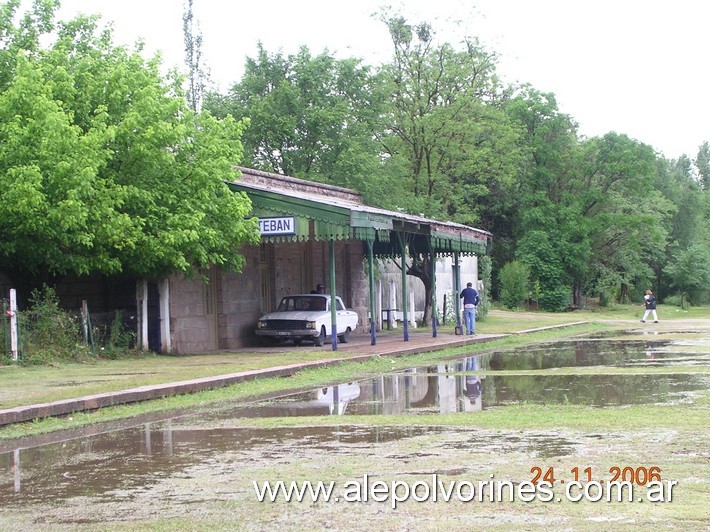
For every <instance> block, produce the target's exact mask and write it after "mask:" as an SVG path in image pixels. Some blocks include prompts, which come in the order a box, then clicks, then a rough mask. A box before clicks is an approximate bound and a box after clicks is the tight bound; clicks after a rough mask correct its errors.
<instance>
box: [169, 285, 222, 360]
mask: <svg viewBox="0 0 710 532" xmlns="http://www.w3.org/2000/svg"><path fill="white" fill-rule="evenodd" d="M203 290H204V287H203V283H202V279H200V278H197V277H196V278H192V279H188V278H186V277H185V276H183V275H174V276H171V277H170V332H171V335H172V348H173V351H174V352H176V353H183V354H184V353H202V352H204V351H207V350H209V349H211V348H212V347H211V346H210V345H209V344H208V333H207V327H208V320H207V317H206V316H205V309H204V297H203Z"/></svg>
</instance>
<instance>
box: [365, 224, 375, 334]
mask: <svg viewBox="0 0 710 532" xmlns="http://www.w3.org/2000/svg"><path fill="white" fill-rule="evenodd" d="M374 245H375V241H374V240H371V239H369V238H368V239H367V266H368V269H369V270H370V271H369V274H368V276H367V277H368V282H369V285H370V345H376V344H377V336H376V334H375V329H376V325H375V324H376V319H375V315H376V314H375V311H376V309H375V306H376V305H375V272H374V268H375V261H374V253H373V249H372V248H373V246H374Z"/></svg>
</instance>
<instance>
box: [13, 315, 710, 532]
mask: <svg viewBox="0 0 710 532" xmlns="http://www.w3.org/2000/svg"><path fill="white" fill-rule="evenodd" d="M708 368H710V330H704V329H702V328H700V329H692V330H681V331H673V332H669V333H668V334H656V335H653V336H648V335H645V336H640V335H639V334H638V331H637V332H636V333H634V332H633V331H628V332H625V331H622V332H615V333H612V334H603V335H596V336H590V337H585V338H576V339H574V340H570V341H564V342H557V343H551V344H541V345H535V346H533V347H531V348H528V349H526V350H525V351H524V352H521V351H520V350H516V351H497V352H491V353H486V354H483V355H479V356H469V357H461V358H458V359H453V360H449V361H443V362H439V363H436V364H432V365H427V366H423V367H415V368H410V369H407V370H404V371H398V372H391V373H386V374H383V375H378V376H376V377H373V378H369V379H365V380H360V381H353V382H347V383H341V384H339V385H334V386H326V387H322V388H318V389H315V390H306V391H303V392H301V393H297V394H291V395H287V396H283V397H279V398H276V399H269V400H266V401H257V402H252V403H249V404H229V403H225V404H222V405H221V406H220V407H219V408H215V409H214V410H213V411H211V412H210V413H209V414H201V415H200V416H180V417H176V418H168V419H163V420H158V421H155V422H151V423H143V424H138V425H136V426H133V427H130V428H125V429H122V430H117V431H110V432H106V433H102V434H94V435H88V434H87V435H85V436H84V435H81V434H79V435H76V436H75V437H73V438H71V439H68V440H66V441H59V442H55V443H51V444H46V445H41V444H39V443H36V444H34V443H33V441H32V440H27V439H26V440H23V441H22V442H21V444H18V446H17V447H15V448H13V447H12V445H11V442H6V443H5V444H4V446H3V448H4V452H2V453H0V499H1V500H2V501H3V505H2V506H3V511H2V513H0V516H2V517H3V518H2V519H0V527H2V525H3V524H4V523H5V524H6V523H14V521H13V518H12V515H13V514H15V512H16V513H17V515H18V516H20V515H24V516H25V518H27V519H29V521H27V522H26V524H32V523H33V522H34V523H38V522H42V519H44V518H46V517H47V516H51V517H50V518H49V522H53V523H65V524H70V525H71V524H80V523H84V524H85V523H94V524H101V523H102V522H104V521H106V520H108V521H118V522H131V521H132V520H133V519H155V518H158V516H160V517H159V518H160V519H163V518H164V516H165V515H166V512H167V516H168V517H170V516H171V515H172V516H175V517H180V516H183V517H184V515H185V514H184V512H183V511H182V510H179V509H176V508H175V507H174V505H175V504H178V505H180V504H186V505H187V506H189V507H190V508H191V509H192V510H194V509H195V507H199V506H200V504H202V503H204V504H207V501H210V502H209V504H214V501H223V502H225V501H226V502H229V501H231V500H236V499H239V498H240V497H242V498H243V497H244V496H245V493H246V492H247V491H248V490H249V486H244V485H239V482H242V481H243V479H241V477H240V478H239V479H236V478H232V480H231V483H228V484H227V485H226V486H225V487H224V490H225V491H224V492H223V493H220V488H219V479H218V477H219V474H220V472H221V473H222V474H224V475H226V477H225V478H227V477H229V476H230V475H232V474H233V473H232V469H235V468H239V469H242V468H247V469H251V470H253V471H256V472H259V471H261V473H262V474H270V475H271V476H272V477H273V475H274V468H276V471H278V464H282V465H284V467H287V466H288V467H291V468H292V467H295V464H296V463H297V462H298V457H301V458H302V459H303V460H304V462H308V463H310V462H314V463H316V464H317V463H318V458H317V457H319V456H320V457H321V458H320V459H321V460H326V462H330V461H338V463H339V464H340V462H339V461H343V462H345V463H347V461H348V460H349V457H353V456H360V458H362V457H366V456H368V455H371V454H373V453H374V455H377V454H378V452H380V451H381V452H382V453H385V454H387V453H389V455H388V460H389V461H390V463H394V464H396V463H401V464H402V467H403V470H406V471H407V472H408V474H423V473H427V474H428V473H431V472H432V471H433V472H439V473H441V474H443V475H446V474H450V475H460V474H463V473H468V474H471V473H473V472H475V468H471V467H469V466H468V465H466V464H459V465H458V466H457V465H456V463H457V462H456V457H459V459H460V457H461V456H462V454H461V453H464V455H465V453H466V452H470V451H471V449H472V447H471V446H472V445H473V443H472V442H475V452H476V453H478V454H481V453H489V455H490V456H501V457H504V456H506V455H507V454H511V456H512V455H520V456H527V457H528V458H529V460H531V461H533V463H540V464H542V463H543V462H544V459H555V458H559V457H561V456H571V455H575V454H577V455H584V454H585V453H586V452H588V450H589V449H601V448H603V446H604V445H607V446H608V445H610V444H611V443H612V442H619V444H620V445H621V444H622V443H623V445H628V444H629V437H628V435H623V434H618V433H617V434H614V433H570V434H565V433H559V432H549V431H547V432H546V431H536V430H525V431H493V430H489V429H486V430H481V429H472V428H460V427H459V428H447V427H421V426H418V427H414V426H412V427H401V426H394V427H387V426H382V424H381V423H379V422H378V423H377V424H374V425H373V426H366V425H365V426H363V421H362V419H363V416H365V417H368V416H376V417H378V418H381V417H382V416H387V415H404V416H407V415H417V416H419V415H447V414H455V413H465V414H464V415H466V414H470V415H476V413H479V412H484V411H487V410H492V411H494V412H496V415H497V414H499V415H500V416H506V408H509V407H513V406H515V405H530V404H540V405H584V406H588V407H593V408H597V409H611V408H614V409H618V408H625V407H629V406H630V405H644V404H646V405H656V406H658V405H677V406H678V408H682V407H683V405H692V404H693V403H694V401H695V400H696V397H698V396H700V395H702V394H703V393H706V392H707V390H709V389H710V370H708ZM294 416H299V417H300V416H341V418H342V423H340V424H338V425H336V426H332V425H328V426H317V425H316V426H309V424H305V425H304V426H296V427H293V426H278V425H279V421H278V419H279V418H292V417H294ZM349 416H358V417H357V419H358V424H357V425H351V424H349V423H348V417H349ZM254 418H274V423H275V425H276V426H274V427H270V428H254V427H247V428H241V427H240V419H242V420H244V419H254ZM307 419H312V418H304V420H307ZM483 436H487V437H483ZM37 441H38V442H39V440H37ZM432 441H435V442H436V445H435V447H433V449H435V450H432V447H431V446H430V445H424V444H423V443H422V442H432ZM408 442H409V443H408ZM395 445H396V446H397V447H396V449H397V451H393V449H394V448H395V447H394V446H395ZM378 449H379V450H380V451H378ZM403 449H405V450H403ZM600 452H601V451H600ZM442 453H443V455H445V456H446V457H447V458H446V459H442ZM434 455H436V457H437V459H438V460H439V462H438V463H440V467H439V466H434V467H429V466H427V467H425V468H424V469H423V470H421V471H419V470H416V468H415V470H413V471H412V470H409V468H407V467H406V466H405V464H406V463H408V462H413V463H418V464H421V463H427V464H428V463H429V458H430V457H431V456H434ZM338 467H339V468H340V467H342V464H341V465H339V466H338ZM348 471H349V470H347V469H346V471H344V472H343V473H342V474H345V475H348V474H353V472H352V471H350V472H348ZM254 474H255V473H254ZM205 475H207V476H209V477H210V481H209V486H210V489H209V493H207V492H204V493H201V492H200V491H199V489H196V490H190V489H187V486H190V485H191V484H193V483H194V484H195V485H200V483H201V482H202V480H199V479H202V477H203V476H205ZM215 475H217V477H215ZM276 475H278V472H277V473H276ZM235 483H236V484H235ZM215 486H216V487H215ZM215 490H216V491H215ZM146 498H151V500H152V501H153V502H152V503H151V504H157V506H155V507H153V510H151V511H146V512H142V513H141V512H138V513H137V514H135V515H136V516H137V517H135V516H134V517H131V515H133V514H131V512H136V505H137V504H142V503H140V501H145V500H146ZM87 505H89V506H91V505H99V506H100V507H101V508H102V510H101V511H97V512H96V513H92V512H90V511H80V510H79V508H82V507H85V506H87ZM158 508H161V509H162V510H160V511H159V510H158ZM166 508H170V510H169V511H167V510H166ZM62 509H63V510H62ZM38 511H39V512H40V514H41V515H38V514H37V512H38ZM160 512H163V513H160ZM220 515H221V514H220ZM15 524H17V523H15Z"/></svg>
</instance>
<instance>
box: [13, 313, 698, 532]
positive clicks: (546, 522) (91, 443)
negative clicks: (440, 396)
mask: <svg viewBox="0 0 710 532" xmlns="http://www.w3.org/2000/svg"><path fill="white" fill-rule="evenodd" d="M644 333H646V334H645V335H644ZM647 336H648V335H647V330H643V329H639V330H638V334H636V333H634V332H633V331H632V332H631V333H629V332H628V331H627V332H625V333H623V335H622V334H620V335H619V338H624V339H625V340H634V339H636V340H643V339H644V338H647ZM664 338H667V339H669V340H671V341H670V342H669V343H668V344H667V345H666V347H664V350H663V352H664V353H665V354H666V356H668V357H671V358H672V359H673V361H674V362H673V363H669V364H663V365H660V366H658V365H654V364H647V365H643V366H641V367H639V366H632V367H628V368H624V367H615V368H613V369H614V373H615V374H618V373H622V374H623V373H624V372H628V373H629V375H634V376H637V375H639V374H641V375H642V376H643V375H646V376H648V375H651V376H653V375H659V376H660V375H668V374H678V375H683V374H693V375H698V374H700V375H701V376H703V375H707V374H710V365H709V364H708V362H707V359H708V356H710V327H704V326H701V327H695V328H693V330H692V331H691V330H687V329H685V330H683V327H682V326H681V324H679V327H678V328H677V330H676V331H672V330H669V329H666V330H665V331H664ZM659 351H660V350H659ZM510 356H515V353H511V354H510ZM654 356H655V355H654ZM602 370H603V368H601V369H600V372H602ZM579 371H580V374H588V373H589V372H590V371H594V367H593V366H592V369H590V367H588V366H587V367H584V368H580V370H579ZM544 372H546V373H554V372H555V368H548V369H545V370H544ZM570 372H571V373H574V370H573V369H570V368H565V373H570ZM492 373H494V372H493V371H491V373H489V375H490V374H492ZM510 373H511V372H510V371H507V372H506V374H510ZM229 408H231V406H229V407H225V410H229ZM709 429H710V395H709V394H708V390H707V389H706V390H700V391H697V390H696V391H694V392H693V393H692V394H685V395H683V396H682V398H680V399H679V400H677V401H669V402H663V403H649V404H637V405H630V406H611V407H606V408H598V407H590V406H585V405H580V404H564V403H559V402H557V403H555V404H541V403H539V402H536V403H534V404H533V403H525V402H522V403H519V404H509V405H496V406H493V407H491V408H487V409H484V410H483V411H481V412H463V413H447V414H437V413H435V412H421V413H419V414H416V415H412V414H395V415H384V416H382V415H380V416H376V417H375V416H367V415H361V414H358V415H351V416H347V415H346V416H327V417H310V416H305V417H297V418H294V417H290V418H278V417H276V418H254V419H245V418H234V417H229V416H227V415H224V412H223V411H220V409H219V408H216V409H214V410H212V411H211V412H209V413H206V414H204V415H201V416H199V417H194V416H193V417H182V418H175V419H171V420H166V421H162V422H156V423H151V424H142V425H138V426H136V427H134V428H132V429H128V430H127V431H123V432H120V433H107V434H104V435H102V436H99V437H96V438H86V439H81V438H78V439H74V440H71V441H68V442H63V443H57V444H54V445H52V446H50V447H44V448H35V449H26V450H22V451H21V454H20V455H19V456H20V457H21V459H18V460H20V467H19V468H18V467H15V465H14V464H13V462H12V460H13V456H12V454H11V453H8V454H6V455H3V456H4V461H3V462H2V463H1V464H0V465H2V468H0V471H2V476H0V487H1V489H0V492H1V494H2V498H3V504H2V508H0V529H2V530H37V529H38V528H39V527H42V528H45V529H48V530H61V529H65V528H66V529H78V528H81V529H88V530H111V529H117V530H124V529H125V530H145V529H150V530H163V529H164V530H203V529H204V530H216V529H223V530H267V529H268V530H273V529H274V528H275V527H276V528H278V529H282V530H302V529H326V528H327V529H334V530H372V529H385V530H448V529H454V528H465V527H470V528H483V529H486V530H496V529H502V530H513V529H515V530H519V529H526V530H528V529H537V528H545V529H549V528H550V527H556V528H559V529H562V530H591V529H599V528H600V527H601V528H604V529H608V528H610V527H613V528H614V529H621V530H624V529H629V530H633V529H641V528H644V529H648V528H678V529H683V530H707V529H709V528H710V511H709V510H708V501H709V500H710V484H709V483H708V481H709V480H710V437H709V436H708V434H709V433H710V430H709ZM551 468H552V469H551ZM575 468H576V469H575ZM615 468H618V469H619V470H620V471H623V470H624V469H626V473H628V475H633V476H634V480H636V484H635V485H634V492H633V500H631V501H628V500H624V501H623V502H615V501H614V502H606V501H605V500H601V501H598V502H591V501H586V500H581V501H579V502H573V501H571V500H569V499H568V497H567V495H566V491H565V490H566V487H567V486H568V485H570V483H571V482H572V481H573V480H574V479H575V478H574V477H575V474H576V475H577V478H579V479H580V480H582V481H586V480H588V479H591V480H593V481H599V482H602V481H606V480H612V479H613V477H614V475H615V471H616V470H615ZM536 473H539V474H540V475H541V478H540V480H544V478H542V476H543V475H546V474H547V475H549V474H553V475H554V484H553V486H552V487H551V493H552V496H551V497H550V500H549V501H548V500H545V499H546V498H547V495H546V494H545V493H543V494H542V496H541V497H540V498H539V499H538V500H531V501H530V502H525V501H524V500H522V499H525V498H529V493H530V492H529V491H526V490H527V489H528V483H529V482H530V481H531V480H533V478H534V477H535V475H536ZM649 474H654V475H657V477H658V478H660V480H661V481H662V483H663V486H664V488H666V489H665V493H664V496H665V498H666V500H665V501H664V502H649V500H648V499H647V496H648V495H649V493H648V484H647V480H648V479H645V478H643V477H645V476H648V475H649ZM587 475H589V478H587ZM365 477H367V482H368V486H369V490H368V491H367V493H368V500H367V501H365V500H362V499H363V498H364V495H363V492H362V491H360V492H356V491H355V488H356V487H358V485H357V484H356V483H359V486H360V487H362V486H363V485H364V483H365ZM548 479H549V480H552V479H551V478H549V477H548ZM279 480H281V481H284V482H286V483H289V482H291V481H298V482H300V481H305V480H309V481H312V482H317V481H323V482H326V483H327V482H331V481H332V482H334V491H333V496H332V497H331V500H330V501H328V502H325V501H323V500H319V501H317V502H313V501H312V500H310V496H308V497H307V499H308V500H305V501H303V502H286V501H285V500H284V497H283V496H282V494H281V495H280V496H279V497H278V498H277V499H278V500H276V501H275V502H269V501H264V502H259V500H258V497H257V493H256V490H255V487H254V482H257V486H258V487H259V488H263V482H264V481H273V482H276V481H279ZM563 481H564V483H563ZM377 482H382V483H383V484H382V485H380V486H379V487H380V488H382V486H387V487H389V488H390V489H391V487H392V485H393V483H394V482H398V483H400V484H399V487H398V490H399V491H398V492H397V493H398V495H399V496H402V497H403V496H404V494H405V493H404V492H405V490H406V489H410V490H411V489H412V488H413V487H414V486H417V490H418V491H417V492H416V494H415V496H412V494H411V491H410V497H409V500H406V501H402V502H399V503H398V504H397V507H396V508H393V501H392V497H384V495H382V492H379V496H380V497H382V498H384V499H386V500H384V501H383V502H377V501H375V500H373V499H374V498H377V497H378V493H375V491H376V488H373V486H377V484H376V483H377ZM479 482H487V483H488V484H487V485H483V487H482V493H483V500H479V499H478V496H479V491H481V485H480V484H479ZM438 483H441V484H440V489H439V491H438V492H437V493H438V500H436V501H434V500H432V499H433V495H432V491H431V490H432V486H433V485H436V484H438ZM452 483H453V484H452ZM672 483H675V484H672ZM640 484H646V486H643V485H640ZM671 484H672V485H671ZM405 485H406V486H405ZM491 485H494V486H496V487H497V486H500V485H502V486H504V488H503V489H504V491H503V495H504V497H503V498H502V500H498V497H497V494H495V493H494V497H493V498H494V499H495V500H493V501H491V500H490V497H491V496H490V491H489V487H490V486H491ZM451 486H454V488H453V491H452V492H451V499H452V500H450V501H449V502H446V501H445V500H443V499H444V498H445V496H446V495H445V492H446V490H448V489H450V488H451ZM509 486H512V489H513V491H515V495H514V498H515V500H514V501H512V502H511V501H510V500H509V498H508V495H509V493H510V488H509ZM471 488H473V490H474V491H473V492H472V491H471ZM373 489H375V491H373ZM382 489H383V488H382ZM505 490H508V491H505ZM520 490H522V491H520ZM669 490H670V491H669ZM427 491H428V492H429V496H428V497H426V496H425V495H427ZM580 494H581V491H580V490H579V489H574V490H572V491H571V493H570V495H571V496H572V497H574V498H576V497H578V496H580ZM596 494H597V492H596V491H595V490H594V489H592V491H591V492H590V495H591V496H592V497H595V496H596ZM626 494H627V495H628V492H626ZM472 495H473V500H471V501H468V502H463V501H462V500H460V499H468V498H471V496H472ZM336 497H338V500H335V498H336ZM346 497H349V499H350V501H347V500H345V499H346ZM358 497H359V498H360V499H361V500H360V501H355V502H351V501H352V500H353V499H357V498H358ZM415 498H419V499H426V500H423V501H422V502H418V501H417V500H415ZM669 498H670V499H671V500H668V499H669ZM558 499H559V500H558Z"/></svg>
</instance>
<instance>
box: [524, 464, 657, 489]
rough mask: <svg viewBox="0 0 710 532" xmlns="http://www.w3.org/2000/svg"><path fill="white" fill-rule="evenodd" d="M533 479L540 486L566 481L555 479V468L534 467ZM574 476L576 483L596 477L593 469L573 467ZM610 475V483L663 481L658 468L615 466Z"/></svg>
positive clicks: (571, 471)
mask: <svg viewBox="0 0 710 532" xmlns="http://www.w3.org/2000/svg"><path fill="white" fill-rule="evenodd" d="M530 473H532V475H533V477H532V479H531V482H532V483H533V484H538V483H539V482H548V483H550V484H554V483H555V481H556V480H559V481H560V482H562V483H564V482H565V481H564V479H559V478H556V477H555V468H554V467H548V468H542V467H537V466H535V467H533V468H531V469H530ZM570 473H571V474H572V476H571V478H570V479H569V480H571V481H574V482H592V481H593V480H595V479H594V476H593V474H592V468H591V467H585V468H584V469H580V468H579V467H573V468H572V469H571V470H570ZM609 475H610V476H611V478H610V479H609V481H610V482H631V483H632V484H638V485H639V486H645V485H646V484H648V483H649V482H660V481H661V468H660V467H657V466H653V467H629V466H627V467H619V466H614V467H611V468H610V469H609Z"/></svg>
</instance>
